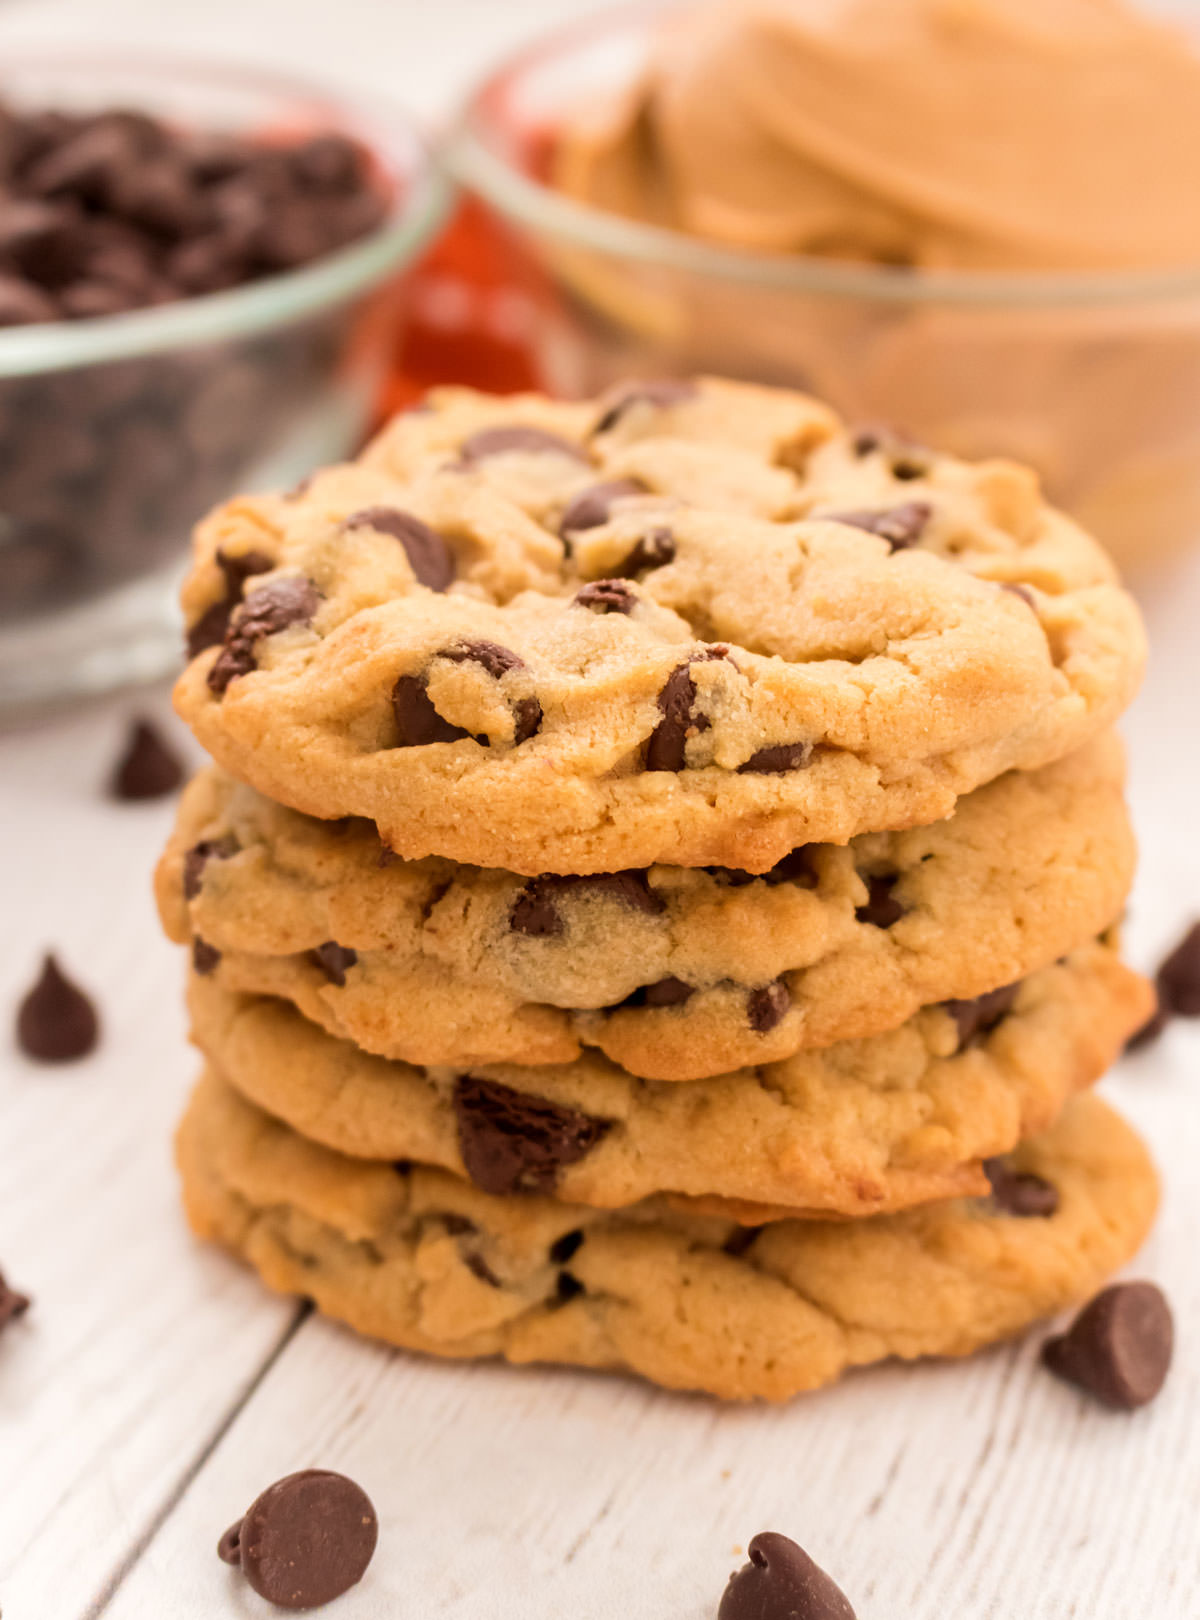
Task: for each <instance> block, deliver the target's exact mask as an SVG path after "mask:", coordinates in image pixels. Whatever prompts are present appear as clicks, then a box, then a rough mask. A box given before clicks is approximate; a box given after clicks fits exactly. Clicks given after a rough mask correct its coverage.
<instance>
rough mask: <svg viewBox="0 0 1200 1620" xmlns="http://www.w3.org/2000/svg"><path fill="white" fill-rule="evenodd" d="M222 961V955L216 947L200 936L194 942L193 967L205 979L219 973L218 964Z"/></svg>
mask: <svg viewBox="0 0 1200 1620" xmlns="http://www.w3.org/2000/svg"><path fill="white" fill-rule="evenodd" d="M220 960H221V953H220V951H219V950H218V949H217V947H216V946H215V945H210V944H209V943H208V941H207V940H206V939H201V938H200V936H199V934H197V935H196V937H195V938H194V939H193V940H192V967H193V968H194V969H195V971H196V972H197V973H199V974H200V975H201V976H202V977H203V978H207V977H208V975H209V974H210V973H215V972H216V971H217V964H218V963H219V962H220Z"/></svg>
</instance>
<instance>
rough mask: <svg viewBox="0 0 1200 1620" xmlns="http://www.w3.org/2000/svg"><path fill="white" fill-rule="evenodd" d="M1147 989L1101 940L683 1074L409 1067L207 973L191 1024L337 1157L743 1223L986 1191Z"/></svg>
mask: <svg viewBox="0 0 1200 1620" xmlns="http://www.w3.org/2000/svg"><path fill="white" fill-rule="evenodd" d="M1151 997H1152V992H1151V990H1150V987H1149V985H1148V984H1147V983H1146V981H1145V980H1144V979H1142V978H1141V977H1139V975H1137V974H1135V973H1133V972H1131V971H1130V969H1128V968H1126V967H1124V966H1123V965H1122V964H1121V962H1120V961H1119V960H1118V958H1117V956H1116V954H1115V952H1114V951H1113V950H1112V949H1110V948H1109V947H1107V946H1105V945H1101V944H1093V945H1090V946H1086V947H1084V948H1083V949H1082V950H1079V951H1076V952H1074V953H1072V955H1071V956H1069V957H1067V958H1066V959H1065V961H1064V962H1062V963H1060V964H1056V965H1054V966H1052V967H1049V968H1043V969H1042V970H1041V971H1040V972H1038V973H1034V974H1032V975H1031V976H1030V977H1029V978H1028V979H1025V980H1024V981H1023V982H1022V983H1020V984H1018V985H1013V986H1010V987H1008V988H1006V989H1005V990H1003V991H999V992H994V993H992V994H991V995H988V996H984V997H980V998H979V999H978V1000H974V1001H966V1002H963V1001H954V1002H949V1003H946V1004H944V1005H942V1006H938V1007H930V1008H927V1009H925V1010H924V1011H923V1012H921V1013H918V1014H917V1015H916V1017H914V1018H912V1019H910V1020H909V1022H908V1023H906V1024H904V1025H903V1026H902V1027H901V1028H900V1029H897V1030H893V1031H892V1032H890V1033H889V1034H886V1035H876V1036H873V1037H871V1038H870V1039H866V1040H860V1041H842V1042H839V1043H838V1044H837V1045H835V1046H829V1047H826V1048H825V1049H824V1050H822V1051H820V1052H804V1053H798V1054H796V1055H795V1056H793V1057H790V1058H787V1059H785V1060H784V1061H782V1062H779V1063H766V1064H762V1065H760V1066H759V1067H757V1068H753V1069H742V1070H738V1071H736V1072H734V1073H732V1074H728V1075H721V1076H720V1077H718V1078H716V1079H710V1080H697V1081H694V1082H691V1083H690V1084H687V1085H677V1084H671V1083H668V1082H661V1081H657V1082H656V1081H647V1080H637V1079H634V1077H633V1076H632V1075H629V1074H627V1073H626V1072H625V1071H624V1070H623V1069H619V1068H617V1067H616V1065H615V1064H612V1063H610V1062H608V1061H607V1060H606V1059H604V1058H601V1057H597V1056H594V1055H589V1056H586V1057H583V1058H580V1059H578V1060H577V1061H576V1062H574V1063H569V1064H547V1065H544V1066H543V1067H541V1068H536V1069H531V1068H526V1067H520V1066H517V1065H512V1064H481V1065H475V1066H472V1067H471V1068H470V1069H469V1070H463V1069H454V1068H450V1067H445V1068H417V1067H414V1066H412V1065H409V1064H406V1063H397V1062H390V1061H389V1060H387V1059H386V1058H379V1057H373V1056H371V1055H369V1054H368V1053H365V1052H362V1051H360V1050H359V1049H357V1048H356V1047H355V1046H353V1045H351V1044H350V1043H349V1042H347V1041H339V1040H336V1039H334V1038H333V1037H331V1036H329V1035H326V1034H325V1033H324V1032H323V1031H322V1030H320V1029H319V1028H318V1027H317V1026H316V1025H315V1024H312V1023H309V1022H308V1021H307V1020H305V1019H304V1018H303V1017H301V1015H300V1014H299V1013H298V1012H297V1011H296V1010H295V1008H294V1007H292V1006H291V1005H289V1004H288V1003H287V1002H285V1001H280V1000H277V999H275V998H272V997H269V996H253V995H239V994H235V993H231V992H230V991H228V990H223V989H221V988H220V985H219V983H218V982H217V980H216V979H214V978H213V977H207V976H201V975H193V978H192V981H191V986H190V991H189V1001H190V1008H191V1015H192V1034H193V1039H194V1041H195V1042H196V1044H197V1045H198V1046H199V1047H200V1049H201V1051H202V1052H203V1053H204V1055H205V1057H206V1058H207V1059H208V1060H209V1062H210V1063H211V1065H212V1066H213V1068H214V1070H216V1071H217V1072H219V1073H220V1075H221V1076H222V1078H223V1079H224V1080H225V1081H227V1082H228V1083H229V1084H230V1085H232V1086H233V1087H234V1088H235V1089H236V1090H238V1091H239V1092H240V1093H241V1094H242V1095H243V1096H245V1097H247V1098H249V1099H250V1100H251V1101H252V1102H254V1103H255V1104H257V1105H258V1106H259V1107H261V1108H263V1109H265V1110H266V1111H267V1112H268V1113H270V1114H272V1115H274V1116H275V1117H277V1118H279V1119H281V1120H284V1121H286V1122H287V1123H288V1124H289V1125H290V1126H292V1127H293V1128H294V1129H295V1130H297V1131H299V1132H301V1133H302V1134H303V1135H304V1136H306V1137H309V1138H310V1139H311V1140H313V1141H316V1142H322V1143H324V1144H325V1145H326V1146H328V1147H331V1148H335V1149H337V1150H338V1151H339V1152H341V1153H345V1154H349V1155H351V1156H355V1157H360V1158H368V1159H372V1158H385V1159H415V1160H419V1161H420V1162H422V1163H425V1164H432V1165H439V1166H441V1167H442V1168H444V1169H447V1170H451V1171H453V1172H454V1173H455V1174H457V1175H460V1176H466V1177H468V1178H469V1179H470V1180H471V1181H473V1182H474V1183H475V1184H476V1185H477V1186H479V1187H481V1188H482V1189H483V1190H484V1191H486V1192H491V1193H511V1192H520V1191H536V1192H541V1193H547V1194H550V1193H553V1194H554V1195H555V1196H558V1197H561V1198H564V1199H566V1200H568V1201H569V1202H573V1203H582V1204H589V1205H595V1206H598V1207H601V1208H612V1207H617V1206H620V1205H626V1204H631V1203H634V1202H636V1201H637V1200H639V1199H642V1198H646V1197H649V1196H650V1195H651V1194H654V1193H659V1192H666V1193H674V1194H679V1195H683V1196H684V1197H686V1199H687V1200H688V1201H689V1203H691V1204H692V1205H693V1206H694V1205H695V1204H696V1202H697V1201H699V1202H700V1203H701V1204H703V1205H704V1206H705V1207H712V1208H720V1209H722V1210H724V1211H729V1210H733V1209H734V1208H735V1207H736V1211H737V1213H738V1215H739V1217H740V1218H741V1219H743V1220H751V1221H757V1220H764V1219H769V1218H771V1217H772V1215H773V1214H774V1215H778V1214H779V1213H780V1212H784V1213H793V1214H794V1213H798V1212H808V1211H821V1212H826V1213H834V1214H839V1215H847V1216H859V1215H871V1214H874V1213H876V1212H879V1211H884V1210H894V1209H901V1208H904V1207H906V1206H907V1205H910V1204H917V1203H921V1202H924V1201H926V1200H929V1199H934V1198H949V1197H953V1196H955V1195H958V1194H963V1193H980V1192H983V1191H985V1190H986V1187H987V1181H986V1179H985V1171H984V1168H983V1166H984V1162H985V1161H988V1160H991V1159H994V1158H995V1157H997V1156H998V1155H1001V1154H1004V1153H1007V1152H1008V1151H1009V1150H1010V1149H1011V1148H1013V1147H1015V1146H1016V1144H1017V1143H1018V1142H1019V1141H1020V1140H1021V1139H1022V1138H1023V1137H1025V1136H1028V1135H1031V1134H1033V1133H1035V1132H1037V1131H1040V1130H1044V1129H1045V1128H1046V1127H1047V1126H1049V1125H1050V1124H1052V1123H1053V1121H1054V1119H1055V1118H1056V1117H1057V1115H1058V1114H1059V1112H1060V1111H1061V1109H1062V1108H1063V1106H1064V1105H1065V1104H1066V1102H1067V1101H1068V1100H1069V1099H1070V1098H1071V1097H1072V1096H1073V1095H1074V1094H1075V1093H1076V1092H1077V1091H1079V1090H1080V1089H1082V1088H1083V1087H1085V1086H1088V1085H1090V1084H1091V1083H1092V1082H1093V1081H1095V1080H1097V1079H1099V1077H1100V1076H1101V1075H1102V1074H1103V1073H1104V1071H1105V1069H1107V1068H1108V1066H1109V1064H1111V1063H1112V1061H1113V1060H1114V1058H1115V1057H1116V1056H1117V1055H1118V1054H1119V1052H1120V1050H1121V1047H1122V1045H1123V1044H1124V1042H1125V1040H1126V1038H1127V1037H1128V1035H1129V1033H1130V1031H1131V1030H1133V1029H1136V1028H1137V1027H1138V1025H1139V1023H1140V1022H1141V1021H1142V1020H1144V1018H1145V1017H1146V1012H1147V1009H1148V1007H1149V1006H1150V1004H1151Z"/></svg>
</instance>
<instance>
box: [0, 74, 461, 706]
mask: <svg viewBox="0 0 1200 1620" xmlns="http://www.w3.org/2000/svg"><path fill="white" fill-rule="evenodd" d="M0 99H3V100H5V101H8V102H10V103H12V104H14V105H17V106H28V107H30V108H39V107H47V108H62V109H65V110H68V111H74V112H88V111H99V110H101V109H104V108H109V107H118V106H119V107H131V108H135V109H137V110H140V111H143V112H147V113H150V114H152V115H154V116H157V117H160V118H162V119H164V120H165V121H167V122H169V123H171V124H174V125H177V126H179V127H182V128H187V129H195V130H200V131H219V132H222V133H229V134H234V135H246V134H253V135H259V134H263V133H264V132H267V133H269V134H270V135H271V136H272V137H273V138H275V137H279V136H281V135H282V136H286V137H287V138H289V139H302V138H303V137H305V136H307V135H311V134H318V133H323V132H326V131H337V132H341V133H345V134H347V135H349V136H351V137H353V138H354V139H356V140H358V141H359V142H360V143H361V144H362V145H363V146H365V148H366V149H367V150H368V152H369V153H370V154H371V160H372V163H373V166H374V168H375V170H376V173H377V175H378V177H379V179H380V182H381V184H382V185H383V186H385V187H386V190H387V191H388V193H389V194H390V196H391V198H392V202H391V205H390V207H389V210H388V215H387V217H386V219H385V220H384V222H383V223H382V224H381V225H380V226H379V227H377V228H376V229H375V230H373V231H372V232H371V233H370V234H369V235H367V236H364V237H363V238H362V239H361V240H359V241H357V242H355V243H353V244H352V245H350V246H349V247H346V248H343V249H341V250H340V251H338V252H336V253H332V254H330V255H328V256H327V257H325V258H322V259H320V260H317V261H315V262H313V263H312V264H310V265H308V266H306V267H304V268H301V269H298V270H293V271H289V272H287V273H284V274H279V275H274V276H271V277H269V278H267V279H262V280H259V281H255V282H252V283H249V284H247V285H245V286H242V287H239V288H236V289H234V290H232V291H228V292H218V293H213V294H209V295H206V296H203V297H195V298H190V299H187V300H186V301H183V302H178V303H172V304H164V305H160V306H158V307H156V308H153V309H147V310H140V311H137V312H134V313H130V314H119V315H110V316H105V317H103V318H100V319H93V320H84V321H72V322H58V323H53V324H51V323H47V324H43V325H37V326H20V327H8V328H5V329H3V330H0V710H5V711H12V710H13V709H14V708H24V707H25V706H28V705H32V704H41V703H45V702H49V701H54V700H58V699H61V698H64V697H66V696H68V695H78V694H81V693H88V692H98V691H103V690H106V689H108V688H111V687H114V686H118V685H121V684H124V683H127V682H130V681H134V680H147V679H151V678H154V677H156V676H159V675H161V674H164V673H165V672H166V671H168V670H169V669H171V668H172V667H174V666H175V665H176V664H178V662H179V659H180V657H181V652H180V629H179V619H178V614H177V611H176V608H175V602H174V597H175V591H176V587H177V584H178V578H179V575H180V573H181V571H182V566H183V560H184V557H185V554H186V549H187V542H188V535H189V532H190V529H191V527H192V525H193V524H194V523H195V521H196V519H197V518H199V517H200V516H202V515H203V513H204V512H205V511H206V510H207V509H208V508H209V507H210V506H212V505H213V504H214V503H215V502H216V501H218V500H220V499H221V498H223V497H224V496H227V495H228V494H230V493H231V492H232V491H233V490H235V489H238V488H242V487H247V488H252V487H261V486H288V485H290V484H293V483H295V482H296V481H297V480H298V479H299V478H301V477H302V476H304V474H306V473H307V472H309V471H311V470H312V468H313V467H314V466H316V465H317V464H319V463H321V462H324V461H331V460H337V459H338V458H340V457H343V456H345V455H346V454H347V453H348V452H349V451H351V450H352V449H354V448H355V446H356V444H357V443H358V442H359V441H360V440H361V438H362V436H363V435H364V434H365V432H366V431H367V429H368V427H369V426H370V424H371V421H372V418H373V415H374V413H375V411H376V409H377V406H378V402H379V400H380V397H381V393H382V390H383V388H384V386H385V385H386V383H387V380H388V373H389V371H390V368H391V365H392V361H393V357H394V354H395V345H396V341H397V336H398V323H399V321H400V319H401V317H402V314H403V303H404V297H403V280H402V276H401V272H403V271H404V269H405V268H406V267H407V266H408V265H409V264H410V263H411V262H412V260H413V259H414V258H415V257H416V255H417V254H418V252H419V251H420V250H421V249H422V248H423V246H424V245H425V243H426V242H427V241H428V240H429V238H430V237H431V235H432V234H433V232H434V231H435V229H436V228H437V226H438V225H439V224H440V222H441V219H442V217H443V214H444V212H445V204H446V194H447V189H448V188H447V185H446V183H445V181H444V180H443V179H441V178H440V176H439V175H438V174H437V173H436V172H435V171H434V170H433V168H432V167H431V164H430V161H429V159H428V156H427V154H426V151H425V149H424V147H423V146H422V144H421V142H420V140H419V139H418V137H417V136H416V134H415V133H414V132H413V130H412V128H411V127H410V126H409V124H408V123H407V122H406V121H405V120H404V119H403V118H402V117H400V116H398V115H397V114H396V113H395V112H393V111H391V110H388V109H379V108H378V107H374V106H372V105H370V104H369V103H366V102H364V101H363V100H361V99H360V98H358V97H355V99H354V101H353V102H352V103H351V102H349V101H345V100H342V99H339V98H338V97H336V96H331V95H329V94H327V93H325V92H323V91H321V90H319V89H314V88H313V87H312V86H310V85H306V84H303V83H296V82H294V81H292V80H290V79H276V78H272V77H270V76H266V75H261V74H258V73H255V72H246V71H245V70H243V69H239V68H236V67H225V66H216V65H209V64H206V65H203V66H201V65H197V64H196V63H194V62H192V61H187V62H178V61H171V60H166V59H161V58H139V59H131V58H130V57H128V56H126V55H121V56H113V57H111V58H110V57H107V56H105V55H103V54H100V53H97V52H95V51H87V52H80V53H78V54H67V53H63V52H57V51H50V50H42V51H37V50H32V49H30V50H24V49H17V50H6V52H5V57H4V61H3V63H2V64H0Z"/></svg>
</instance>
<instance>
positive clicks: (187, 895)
mask: <svg viewBox="0 0 1200 1620" xmlns="http://www.w3.org/2000/svg"><path fill="white" fill-rule="evenodd" d="M238 848H239V845H238V841H237V839H236V838H235V837H234V835H233V834H232V833H223V834H222V835H221V837H220V838H202V839H201V840H200V842H199V843H198V844H193V845H192V847H191V849H189V850H188V852H187V854H186V855H185V856H184V857H183V898H184V899H185V900H194V899H195V898H196V896H197V895H198V894H199V893H200V889H201V886H202V884H203V882H204V868H205V867H206V866H207V865H208V863H209V861H227V860H228V859H229V858H230V856H231V855H236V854H237V852H238Z"/></svg>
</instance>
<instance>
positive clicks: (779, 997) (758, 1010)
mask: <svg viewBox="0 0 1200 1620" xmlns="http://www.w3.org/2000/svg"><path fill="white" fill-rule="evenodd" d="M791 1004H792V998H791V996H790V994H789V993H788V987H787V985H786V984H784V982H783V980H782V979H776V980H775V982H774V983H773V984H764V985H763V986H762V987H761V988H760V989H758V990H751V992H750V994H749V995H748V996H747V997H746V1016H747V1017H748V1018H749V1020H750V1028H751V1029H753V1030H755V1031H756V1032H757V1033H758V1034H759V1035H766V1034H767V1033H768V1032H769V1031H770V1030H773V1029H774V1028H775V1026H776V1024H779V1023H782V1021H783V1019H784V1017H785V1016H786V1014H787V1010H788V1008H789V1007H790V1006H791Z"/></svg>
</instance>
